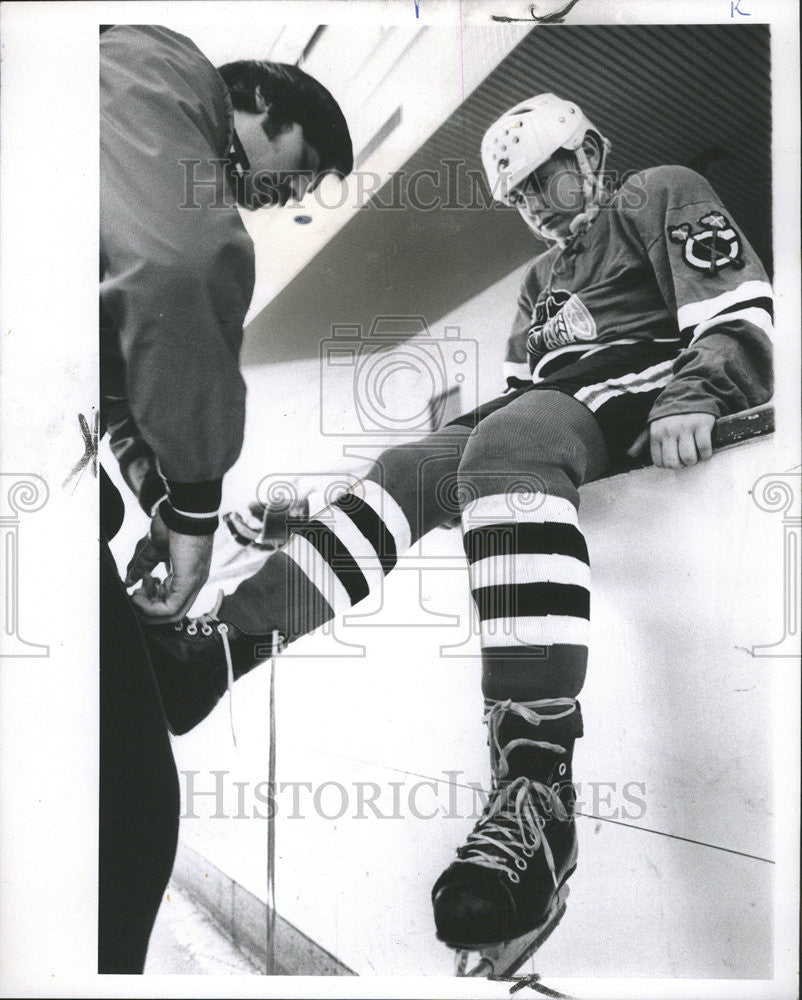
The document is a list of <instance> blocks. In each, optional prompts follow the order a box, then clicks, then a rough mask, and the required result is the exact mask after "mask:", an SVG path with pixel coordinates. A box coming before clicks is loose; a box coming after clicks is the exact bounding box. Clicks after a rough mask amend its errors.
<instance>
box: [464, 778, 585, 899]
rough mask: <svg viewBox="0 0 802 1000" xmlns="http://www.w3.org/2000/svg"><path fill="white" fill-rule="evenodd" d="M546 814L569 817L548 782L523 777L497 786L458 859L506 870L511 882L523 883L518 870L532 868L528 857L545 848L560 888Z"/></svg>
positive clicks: (560, 818) (546, 856) (554, 878)
mask: <svg viewBox="0 0 802 1000" xmlns="http://www.w3.org/2000/svg"><path fill="white" fill-rule="evenodd" d="M544 816H553V817H554V818H555V819H558V820H563V821H564V820H567V819H568V810H567V809H566V808H565V806H564V805H563V802H562V799H561V798H560V797H559V795H557V793H556V792H555V791H554V790H553V789H552V788H551V787H550V786H549V785H544V784H541V782H539V781H532V780H531V779H529V778H525V777H521V778H516V779H515V780H514V781H511V782H510V783H509V784H508V785H505V786H503V787H501V788H494V789H493V791H492V792H491V795H490V800H489V801H488V804H487V806H486V807H485V812H484V813H483V815H482V817H481V818H480V820H479V822H478V823H477V824H476V826H475V827H474V828H473V831H472V832H471V833H470V834H469V835H468V840H467V842H466V843H465V846H464V847H462V848H460V850H459V856H458V858H457V861H458V862H460V861H462V862H467V863H470V864H475V865H481V866H482V867H483V868H495V869H498V870H499V871H502V872H505V873H506V875H507V877H508V878H509V880H510V881H511V882H520V880H521V876H520V875H519V874H518V872H519V871H525V870H526V869H527V868H528V867H529V862H528V860H527V859H529V858H532V857H534V855H535V852H536V851H537V850H538V849H539V848H542V849H543V855H544V857H545V859H546V864H547V866H548V869H549V872H550V874H551V877H552V879H553V881H554V886H555V888H558V881H557V872H556V869H555V866H554V854H553V852H552V850H551V846H550V845H549V842H548V839H547V838H546V834H545V832H544V830H543V827H544V825H545V819H544ZM515 869H518V871H516V870H515Z"/></svg>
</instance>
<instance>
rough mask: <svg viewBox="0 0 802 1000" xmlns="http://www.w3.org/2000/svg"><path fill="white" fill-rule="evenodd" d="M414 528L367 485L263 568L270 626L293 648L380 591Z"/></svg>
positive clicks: (314, 521) (300, 532)
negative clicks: (307, 634)
mask: <svg viewBox="0 0 802 1000" xmlns="http://www.w3.org/2000/svg"><path fill="white" fill-rule="evenodd" d="M411 541H412V539H411V533H410V525H409V522H408V520H407V518H406V516H405V514H404V512H403V511H402V509H401V507H400V506H399V505H398V503H397V502H396V501H395V500H394V499H393V497H392V496H390V494H389V493H388V492H387V491H386V490H385V489H384V488H383V487H382V486H380V485H379V484H378V483H375V482H373V481H371V480H369V479H365V480H363V481H362V482H360V483H359V484H357V485H356V486H355V487H353V488H352V489H351V490H348V491H347V492H346V493H344V494H343V495H342V496H341V497H339V498H338V499H337V500H336V501H335V502H334V503H333V504H330V505H329V506H328V507H326V508H324V510H322V511H320V512H319V513H318V514H316V515H315V516H314V517H312V518H311V520H310V521H309V522H308V523H307V524H304V525H301V526H299V527H298V528H297V529H296V530H295V531H294V532H293V534H292V535H291V537H290V539H289V541H288V542H287V544H286V545H285V546H284V547H283V548H282V549H281V550H280V551H279V552H277V553H276V554H275V555H274V556H272V557H271V558H270V559H269V560H268V561H267V563H266V564H265V566H264V570H263V576H262V585H263V586H264V587H265V588H266V592H267V601H268V612H267V614H268V620H269V621H270V622H271V623H275V626H276V627H277V628H279V629H280V630H281V631H282V632H284V634H285V635H286V636H287V639H288V641H292V640H294V639H296V638H298V637H299V636H301V635H305V634H306V633H308V632H311V631H313V630H314V629H316V628H318V627H319V626H321V625H323V624H325V623H326V622H327V621H330V620H331V619H332V618H333V617H334V616H335V615H338V614H341V613H342V612H344V611H347V610H348V609H349V608H351V607H353V606H354V605H355V604H357V603H358V602H359V601H361V600H363V599H364V598H365V597H367V596H368V594H369V593H371V592H372V591H373V590H375V589H376V588H378V587H381V585H382V580H383V578H384V577H385V576H386V575H387V573H389V572H390V570H391V569H393V567H394V566H395V564H396V562H397V561H398V558H399V556H401V555H402V554H403V553H404V552H406V551H407V549H408V548H409V547H410V544H411Z"/></svg>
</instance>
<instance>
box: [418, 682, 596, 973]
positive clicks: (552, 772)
mask: <svg viewBox="0 0 802 1000" xmlns="http://www.w3.org/2000/svg"><path fill="white" fill-rule="evenodd" d="M485 722H486V724H487V726H488V730H489V733H488V737H489V743H490V755H491V772H492V787H491V791H490V796H489V798H488V802H487V804H486V806H485V808H484V810H483V812H482V815H481V817H480V818H479V821H478V822H477V824H476V826H475V827H474V829H473V831H472V832H471V833H470V835H469V836H468V840H467V842H466V843H465V845H464V846H463V847H461V848H460V849H459V850H458V851H457V859H456V861H454V862H453V863H452V864H451V865H450V866H449V867H448V868H447V869H446V870H445V871H444V872H443V874H442V875H441V876H440V878H439V879H438V880H437V882H436V883H435V886H434V888H433V890H432V901H433V905H434V918H435V924H436V926H437V936H438V938H439V939H440V940H441V941H444V942H445V943H446V944H447V945H448V946H449V947H451V948H454V949H456V951H457V975H460V976H465V975H468V976H492V977H499V976H508V975H510V974H512V973H513V972H515V970H516V969H518V968H519V967H520V966H521V965H522V964H523V963H524V962H525V961H526V960H527V959H528V958H529V957H530V956H531V955H532V954H534V952H535V951H536V950H537V949H538V948H539V947H540V945H541V944H542V943H543V942H544V941H545V940H546V938H547V937H548V936H549V934H551V932H552V931H553V930H554V928H555V927H556V926H557V924H558V923H559V922H560V919H561V918H562V915H563V913H564V912H565V906H566V899H567V897H568V886H567V885H566V881H567V879H568V878H569V876H570V875H571V874H572V873H573V871H574V869H575V868H576V862H577V838H576V829H575V825H574V788H573V784H572V781H571V756H572V752H573V744H574V740H575V739H576V738H577V737H579V736H581V735H582V723H581V716H580V713H579V705H578V703H577V702H576V701H575V700H574V699H572V698H558V699H548V700H542V701H533V702H523V703H521V702H512V701H497V702H493V703H491V704H490V707H489V709H488V712H487V714H486V716H485ZM474 952H475V953H478V955H477V958H476V959H474V960H473V962H472V961H471V953H474Z"/></svg>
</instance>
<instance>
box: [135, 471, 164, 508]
mask: <svg viewBox="0 0 802 1000" xmlns="http://www.w3.org/2000/svg"><path fill="white" fill-rule="evenodd" d="M166 496H167V487H166V486H165V485H164V480H163V479H162V477H161V476H160V475H159V473H158V472H157V471H156V469H155V468H154V467H153V466H151V467H150V468H149V469H148V471H147V472H146V473H145V478H144V479H143V480H142V485H141V486H140V488H139V496H138V497H137V499H138V500H139V506H140V507H141V508H142V510H144V512H145V513H146V514H147V515H148V517H153V515H154V514H155V513H156V507H157V506H158V504H159V502H160V501H161V500H164V499H165V498H166Z"/></svg>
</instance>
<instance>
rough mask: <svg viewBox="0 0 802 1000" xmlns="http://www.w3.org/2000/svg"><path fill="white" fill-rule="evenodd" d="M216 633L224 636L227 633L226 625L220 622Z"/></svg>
mask: <svg viewBox="0 0 802 1000" xmlns="http://www.w3.org/2000/svg"><path fill="white" fill-rule="evenodd" d="M217 631H218V632H219V633H220V635H226V634H227V633H228V625H226V623H225V622H220V624H219V625H218V626H217Z"/></svg>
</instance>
